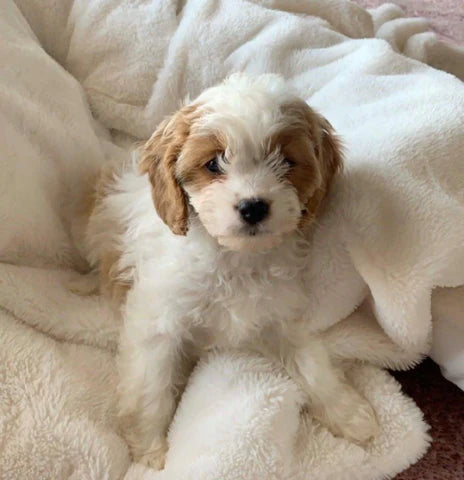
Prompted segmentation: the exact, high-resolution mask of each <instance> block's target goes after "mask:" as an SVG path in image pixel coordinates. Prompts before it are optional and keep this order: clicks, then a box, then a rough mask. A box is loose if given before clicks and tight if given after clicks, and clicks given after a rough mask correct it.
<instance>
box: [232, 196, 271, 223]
mask: <svg viewBox="0 0 464 480" xmlns="http://www.w3.org/2000/svg"><path fill="white" fill-rule="evenodd" d="M237 209H238V211H239V212H240V215H241V217H242V218H243V220H244V221H245V222H247V223H249V224H250V225H255V224H256V223H258V222H260V221H261V220H264V219H265V218H266V217H267V215H268V214H269V203H267V202H266V201H265V200H261V199H260V198H246V199H243V200H240V202H238V205H237Z"/></svg>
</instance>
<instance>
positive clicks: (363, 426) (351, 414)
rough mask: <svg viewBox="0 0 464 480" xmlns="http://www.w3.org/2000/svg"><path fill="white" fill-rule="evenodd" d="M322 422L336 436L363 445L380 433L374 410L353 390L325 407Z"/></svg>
mask: <svg viewBox="0 0 464 480" xmlns="http://www.w3.org/2000/svg"><path fill="white" fill-rule="evenodd" d="M324 417H325V418H323V419H322V421H323V422H324V423H325V424H326V425H327V426H328V427H329V429H330V430H331V431H332V433H333V434H334V435H336V436H339V437H343V438H346V439H347V440H350V441H352V442H354V443H357V444H360V445H362V444H365V443H366V442H368V441H369V440H372V439H373V438H374V437H375V436H376V435H378V434H379V433H380V426H379V424H378V422H377V417H376V415H375V412H374V409H373V408H372V406H371V405H370V403H369V402H368V401H367V400H366V399H365V398H363V397H362V396H361V395H360V394H358V393H357V392H356V391H355V390H351V389H349V390H347V391H345V392H344V393H343V394H342V395H340V397H339V398H338V399H334V400H333V402H331V404H330V406H326V409H325V412H324Z"/></svg>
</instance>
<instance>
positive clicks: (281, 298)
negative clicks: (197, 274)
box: [192, 262, 306, 347]
mask: <svg viewBox="0 0 464 480" xmlns="http://www.w3.org/2000/svg"><path fill="white" fill-rule="evenodd" d="M201 284H202V285H203V286H204V287H205V288H204V289H203V292H202V294H201V300H200V301H199V303H198V305H199V306H200V308H199V309H197V310H196V311H194V312H193V317H192V321H193V323H194V324H195V325H196V326H198V327H199V330H201V331H202V332H203V334H204V335H205V338H207V339H208V340H207V341H208V342H209V343H212V344H213V345H214V346H217V347H220V346H230V345H232V346H238V345H240V344H242V343H244V342H248V341H250V340H251V341H252V338H253V337H255V336H257V335H259V334H260V332H261V331H262V330H263V329H264V328H268V327H269V326H272V325H275V326H280V327H282V326H283V325H284V324H285V323H287V322H289V321H292V320H297V319H299V318H300V317H301V316H302V315H303V312H304V310H305V298H306V295H305V293H304V287H303V282H302V278H301V274H299V272H298V271H297V270H296V269H295V270H292V269H291V268H288V265H287V266H286V267H285V268H279V265H267V264H266V263H265V262H262V263H258V264H254V265H253V264H252V263H250V264H249V265H246V264H242V265H238V266H235V268H221V267H220V266H219V268H218V269H217V270H216V271H214V272H211V273H210V274H209V275H205V276H204V278H203V279H202V281H201Z"/></svg>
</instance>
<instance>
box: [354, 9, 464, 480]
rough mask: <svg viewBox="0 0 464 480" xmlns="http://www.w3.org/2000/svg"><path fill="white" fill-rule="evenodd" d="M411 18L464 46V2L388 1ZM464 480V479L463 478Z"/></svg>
mask: <svg viewBox="0 0 464 480" xmlns="http://www.w3.org/2000/svg"><path fill="white" fill-rule="evenodd" d="M354 1H355V2H356V3H358V4H359V5H361V6H363V7H367V8H371V7H378V6H379V5H381V4H382V3H387V1H386V0H354ZM388 3H396V5H399V6H400V7H401V8H402V9H403V10H404V11H405V12H406V14H407V16H409V17H425V18H427V19H428V20H429V21H430V25H431V27H432V28H433V29H434V30H435V31H436V32H438V33H439V34H440V35H441V36H442V37H444V38H448V39H452V40H454V42H455V43H460V44H464V0H388ZM462 478H463V480H464V477H462Z"/></svg>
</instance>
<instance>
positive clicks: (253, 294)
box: [85, 74, 377, 468]
mask: <svg viewBox="0 0 464 480" xmlns="http://www.w3.org/2000/svg"><path fill="white" fill-rule="evenodd" d="M341 167H342V157H341V153H340V146H339V142H338V140H337V138H336V136H335V135H334V132H333V129H332V127H331V125H330V124H329V123H328V122H327V121H326V120H325V119H324V118H323V117H321V116H320V115H318V114H317V113H316V112H315V111H313V110H312V109H311V108H310V107H309V106H308V105H307V104H306V103H305V102H304V101H303V100H301V99H299V98H297V97H296V96H295V95H294V94H293V93H292V92H291V91H290V89H289V88H288V85H287V84H286V83H285V82H284V81H283V80H282V79H281V78H280V77H278V76H275V75H263V76H257V77H249V76H246V75H244V74H236V75H233V76H231V77H229V78H228V79H227V80H226V81H224V82H223V83H222V84H220V85H218V86H216V87H213V88H210V89H208V90H206V91H204V92H203V93H202V94H201V95H200V96H199V97H198V98H197V99H196V100H195V101H193V102H192V103H190V104H188V105H187V106H184V107H183V108H181V109H180V110H179V111H177V112H176V113H174V114H173V115H172V116H170V117H169V118H166V119H165V120H164V121H163V122H162V123H161V124H160V125H159V127H158V128H157V129H156V131H155V133H154V134H153V136H152V137H151V138H150V139H149V140H148V142H147V143H146V144H145V145H144V146H143V148H141V150H140V152H139V158H137V160H136V161H134V162H132V163H131V164H129V165H117V166H110V167H107V168H106V170H105V171H104V172H103V173H102V176H101V178H100V181H99V183H98V185H97V189H96V198H95V204H94V206H93V210H92V213H91V215H90V219H89V221H88V226H87V230H86V238H85V244H86V253H87V256H88V258H89V260H90V261H91V263H92V264H93V265H94V266H95V268H98V270H99V274H100V280H99V281H100V286H101V289H102V290H103V291H104V292H106V294H107V295H109V296H110V297H112V298H113V299H114V301H115V302H116V303H118V304H121V311H122V314H123V317H124V326H123V329H122V334H121V343H120V352H119V372H120V384H119V396H120V410H121V414H122V417H123V425H124V432H125V436H126V440H127V442H128V444H129V446H130V449H131V452H132V455H133V458H134V460H135V461H138V462H141V463H144V464H146V465H148V466H152V467H154V468H161V467H162V466H163V463H164V456H165V453H166V449H167V444H166V431H167V428H168V426H169V424H170V421H171V418H172V415H173V412H174V410H175V405H176V397H177V395H178V393H177V392H179V391H181V390H182V388H183V386H184V384H185V381H186V378H187V377H188V373H189V371H190V368H191V366H192V364H194V362H195V361H196V359H197V358H198V356H199V355H201V353H202V352H204V351H205V350H207V349H211V348H239V349H249V350H253V351H257V352H260V353H263V354H265V355H270V356H273V357H275V358H276V359H278V360H280V361H281V362H282V364H283V365H284V367H285V368H286V369H287V371H288V373H289V374H290V375H291V376H292V377H293V378H294V379H295V381H296V382H297V383H298V384H299V385H300V386H301V388H302V389H304V390H305V391H306V392H307V394H308V402H309V404H310V407H311V409H312V412H313V414H314V415H315V416H316V417H317V418H318V419H320V421H321V422H323V423H324V424H325V425H327V426H328V427H329V428H330V429H331V430H332V432H333V433H334V434H336V435H340V436H344V437H346V438H348V439H351V440H353V441H355V442H364V441H366V440H368V439H369V438H370V437H372V436H373V435H374V434H375V433H376V430H377V423H376V420H375V415H374V412H373V410H372V408H371V407H370V405H369V404H368V402H367V401H366V400H365V399H364V398H362V397H361V396H360V395H359V394H358V393H357V392H356V390H355V389H354V388H352V387H351V386H350V385H349V384H348V383H347V382H346V380H345V379H344V377H343V374H342V372H341V370H339V369H338V368H337V367H336V366H334V365H332V364H331V362H330V359H329V357H328V354H327V352H326V350H325V348H324V345H323V343H322V341H321V340H319V339H318V338H317V337H311V336H309V335H308V332H307V330H308V323H307V321H303V320H302V319H303V318H304V317H305V310H306V301H307V300H306V297H307V292H306V290H305V272H306V270H307V268H306V266H307V262H308V261H309V258H308V243H307V241H306V237H307V235H308V234H309V231H310V227H311V224H312V223H313V221H314V219H315V218H316V217H317V215H318V212H319V211H320V208H321V206H322V203H323V200H324V198H325V197H326V195H327V192H328V190H329V188H330V185H331V182H332V180H333V178H334V176H335V175H336V174H337V172H339V171H340V169H341ZM153 205H154V208H153Z"/></svg>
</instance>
